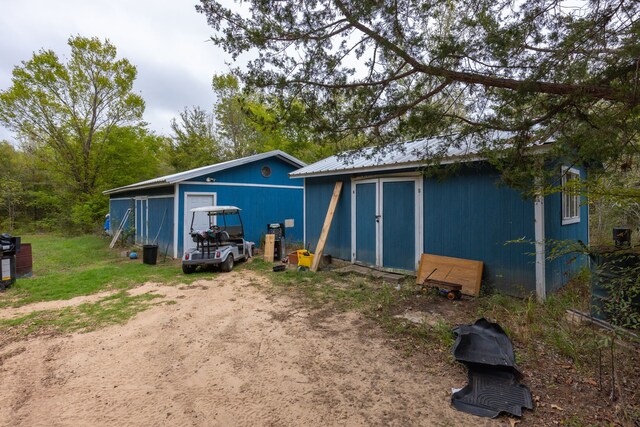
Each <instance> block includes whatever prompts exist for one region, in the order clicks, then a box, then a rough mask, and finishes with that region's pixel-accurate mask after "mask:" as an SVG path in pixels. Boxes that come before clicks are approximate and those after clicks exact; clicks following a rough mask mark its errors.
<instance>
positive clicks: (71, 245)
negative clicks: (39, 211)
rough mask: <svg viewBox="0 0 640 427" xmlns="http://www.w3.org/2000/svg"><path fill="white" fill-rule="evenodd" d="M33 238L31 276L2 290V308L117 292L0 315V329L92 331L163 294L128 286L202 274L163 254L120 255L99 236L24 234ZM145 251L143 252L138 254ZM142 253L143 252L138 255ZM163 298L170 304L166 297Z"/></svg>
mask: <svg viewBox="0 0 640 427" xmlns="http://www.w3.org/2000/svg"><path fill="white" fill-rule="evenodd" d="M22 241H23V242H25V243H31V248H32V253H33V276H32V277H24V278H20V279H18V280H17V281H16V283H15V284H13V285H12V286H11V287H10V288H9V289H7V290H6V291H5V292H2V293H0V309H1V308H2V307H20V306H23V305H26V304H31V303H35V302H42V301H57V300H68V299H71V298H74V297H77V296H81V295H91V294H95V293H98V292H101V291H119V292H116V293H114V294H112V295H109V296H107V297H105V298H102V299H100V300H98V301H97V302H95V303H85V304H81V305H78V306H76V307H68V308H64V309H61V310H46V311H36V312H32V313H29V314H28V315H25V316H21V317H17V318H12V319H4V320H0V330H5V331H6V330H7V329H9V328H12V330H13V331H14V333H17V334H21V335H29V334H32V333H35V332H43V331H49V332H73V331H92V330H95V329H97V328H100V327H103V326H106V325H111V324H120V323H124V322H126V321H127V320H128V319H130V318H131V317H132V316H134V315H135V314H136V313H138V312H140V311H142V310H146V309H147V308H149V307H151V306H152V305H154V304H158V303H159V302H153V300H155V299H157V298H160V297H161V296H160V295H155V294H143V295H138V296H129V295H128V294H127V293H126V290H127V289H130V288H132V287H135V286H138V285H142V284H143V283H145V282H149V281H151V282H156V283H164V284H177V283H187V284H188V283H191V282H193V281H194V280H198V279H199V278H202V277H203V276H202V275H200V274H193V275H189V276H185V275H184V274H183V273H182V270H181V268H180V261H179V260H171V259H167V262H163V261H164V260H163V258H162V257H159V260H158V264H156V265H147V264H143V263H142V261H141V260H140V259H138V260H130V259H129V258H126V257H122V256H120V252H121V251H122V249H114V250H110V249H109V248H108V245H109V242H108V241H107V240H106V239H102V238H100V237H97V236H91V235H85V236H78V237H63V236H57V235H51V234H46V235H32V236H30V235H26V236H22ZM140 255H142V254H140ZM140 258H141V257H140ZM161 303H170V301H163V302H161Z"/></svg>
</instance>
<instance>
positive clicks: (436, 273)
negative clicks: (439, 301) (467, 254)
mask: <svg viewBox="0 0 640 427" xmlns="http://www.w3.org/2000/svg"><path fill="white" fill-rule="evenodd" d="M482 267H483V264H482V261H474V260H469V259H462V258H452V257H445V256H439V255H431V254H422V257H420V266H419V267H418V276H417V277H416V283H417V284H419V285H422V284H424V283H425V280H427V279H428V280H427V281H428V282H429V281H433V282H444V283H451V284H457V285H461V286H462V289H461V292H462V293H463V294H465V295H470V296H474V297H477V296H478V295H480V284H481V281H482ZM427 284H428V283H427Z"/></svg>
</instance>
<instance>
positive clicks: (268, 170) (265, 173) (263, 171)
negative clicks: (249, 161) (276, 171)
mask: <svg viewBox="0 0 640 427" xmlns="http://www.w3.org/2000/svg"><path fill="white" fill-rule="evenodd" d="M260 173H261V174H262V176H264V177H265V178H269V177H270V176H271V168H270V167H269V166H263V167H262V169H260Z"/></svg>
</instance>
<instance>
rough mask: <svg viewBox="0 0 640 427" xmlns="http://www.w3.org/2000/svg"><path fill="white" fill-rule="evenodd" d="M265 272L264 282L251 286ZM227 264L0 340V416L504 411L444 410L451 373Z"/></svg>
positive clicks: (258, 419)
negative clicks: (129, 315)
mask: <svg viewBox="0 0 640 427" xmlns="http://www.w3.org/2000/svg"><path fill="white" fill-rule="evenodd" d="M256 284H262V285H261V286H255V285H256ZM268 286H269V285H268V284H267V283H266V282H265V279H264V278H262V277H260V276H258V275H257V274H255V273H252V272H250V271H242V272H234V273H230V274H226V275H224V276H219V278H218V279H216V280H209V281H206V280H202V281H198V282H196V283H194V284H192V285H189V286H178V287H175V286H173V287H172V286H158V285H153V284H147V285H145V286H142V287H140V288H137V289H134V290H133V291H132V293H144V292H150V291H153V292H156V293H160V294H163V295H165V298H164V300H166V301H174V302H175V303H171V304H163V305H157V306H154V307H153V308H151V309H149V310H147V311H144V312H142V313H140V314H138V315H137V316H136V317H135V318H134V319H132V320H131V321H129V322H128V323H127V324H126V325H124V326H112V327H108V328H105V329H101V330H99V331H96V332H90V333H84V334H71V335H66V336H58V337H39V338H32V339H29V340H27V341H17V342H11V343H0V387H1V389H0V424H1V425H6V426H17V425H24V426H27V425H28V426H35V425H118V426H125V425H131V426H140V425H153V426H156V425H172V426H174V425H202V426H215V425H220V426H229V425H247V426H248V425H251V426H253V425H274V426H290V425H296V426H297V425H304V426H313V425H318V426H320V425H322V426H324V425H348V426H352V425H397V426H408V425H425V426H431V425H433V426H466V425H469V426H471V425H472V426H477V425H492V426H495V425H501V424H503V423H504V422H505V420H504V419H503V420H502V421H501V422H499V421H493V420H485V419H482V418H477V417H471V416H467V415H465V414H463V413H460V412H457V411H455V410H453V409H451V407H450V405H449V392H450V390H451V388H452V387H461V386H462V385H463V382H464V378H462V382H461V381H460V380H461V378H460V377H459V376H458V378H455V379H454V380H452V379H451V377H452V376H451V375H445V374H443V373H441V372H440V371H439V369H435V368H434V367H429V366H422V364H415V363H412V361H411V359H410V358H406V357H404V356H403V355H402V354H401V353H400V352H399V351H398V350H395V349H394V346H393V343H392V342H390V341H389V339H388V338H387V337H385V336H384V335H383V334H382V333H381V332H380V330H379V329H378V327H377V326H375V324H373V323H371V322H370V321H368V320H367V319H365V318H363V317H362V316H361V315H359V314H355V313H334V312H329V311H319V312H318V311H313V310H310V309H309V308H305V307H303V306H301V305H300V304H299V303H296V302H295V301H293V300H290V299H288V298H287V297H284V296H276V297H273V296H270V295H269V293H268V292H265V290H264V289H265V287H268Z"/></svg>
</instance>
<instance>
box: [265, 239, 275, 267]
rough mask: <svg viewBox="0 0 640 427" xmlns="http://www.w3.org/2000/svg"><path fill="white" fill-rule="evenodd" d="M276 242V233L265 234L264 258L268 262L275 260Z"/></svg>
mask: <svg viewBox="0 0 640 427" xmlns="http://www.w3.org/2000/svg"><path fill="white" fill-rule="evenodd" d="M275 243H276V236H275V234H267V235H266V236H264V260H265V261H267V262H273V260H274V249H275Z"/></svg>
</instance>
